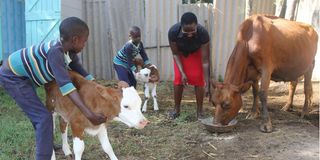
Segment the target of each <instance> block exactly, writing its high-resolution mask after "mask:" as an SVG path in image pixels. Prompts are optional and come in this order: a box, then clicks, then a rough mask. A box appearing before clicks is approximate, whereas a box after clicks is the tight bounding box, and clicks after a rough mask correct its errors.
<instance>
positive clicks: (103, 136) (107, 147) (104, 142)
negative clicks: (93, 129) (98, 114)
mask: <svg viewBox="0 0 320 160" xmlns="http://www.w3.org/2000/svg"><path fill="white" fill-rule="evenodd" d="M99 130H100V131H99V132H98V138H99V141H100V144H101V146H102V148H103V150H104V152H106V153H107V154H108V156H109V158H110V159H111V160H117V159H118V158H117V157H116V155H115V154H114V152H113V149H112V146H111V144H110V142H109V138H108V133H107V129H106V127H105V126H104V125H101V126H100V129H99Z"/></svg>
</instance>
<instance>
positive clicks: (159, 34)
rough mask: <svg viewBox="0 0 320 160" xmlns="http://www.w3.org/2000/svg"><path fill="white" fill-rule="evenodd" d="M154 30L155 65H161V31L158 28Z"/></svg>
mask: <svg viewBox="0 0 320 160" xmlns="http://www.w3.org/2000/svg"><path fill="white" fill-rule="evenodd" d="M156 32H157V56H156V57H157V64H156V65H157V66H160V65H161V48H160V45H161V32H160V30H159V28H157V29H156Z"/></svg>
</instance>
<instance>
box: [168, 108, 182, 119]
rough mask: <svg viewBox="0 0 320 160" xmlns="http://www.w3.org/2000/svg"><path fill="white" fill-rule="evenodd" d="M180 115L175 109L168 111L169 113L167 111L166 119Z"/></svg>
mask: <svg viewBox="0 0 320 160" xmlns="http://www.w3.org/2000/svg"><path fill="white" fill-rule="evenodd" d="M179 116H180V113H177V112H176V111H174V110H173V111H170V112H169V113H168V119H170V120H173V119H176V118H177V117H179Z"/></svg>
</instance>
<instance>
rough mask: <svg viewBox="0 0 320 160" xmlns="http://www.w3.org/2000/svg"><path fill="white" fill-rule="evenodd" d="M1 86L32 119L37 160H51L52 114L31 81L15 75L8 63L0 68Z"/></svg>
mask: <svg viewBox="0 0 320 160" xmlns="http://www.w3.org/2000/svg"><path fill="white" fill-rule="evenodd" d="M0 85H1V86H2V87H3V88H4V89H5V90H6V91H7V93H8V94H9V95H10V96H11V97H12V98H13V99H14V100H15V101H16V103H17V104H18V106H19V107H20V108H21V109H22V110H23V112H24V113H25V114H26V115H27V116H28V118H29V119H30V121H31V123H32V125H33V127H34V129H35V134H36V136H35V137H36V160H50V159H51V156H52V152H53V121H52V113H51V112H50V111H49V110H48V109H47V108H46V106H45V105H44V104H43V103H42V102H41V100H40V99H39V97H38V96H37V94H36V91H35V88H34V87H33V85H32V82H31V81H30V79H28V78H26V77H20V76H17V75H15V74H14V73H13V72H12V71H11V70H10V69H9V67H8V64H7V62H4V64H3V65H2V66H1V67H0Z"/></svg>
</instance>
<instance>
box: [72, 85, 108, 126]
mask: <svg viewBox="0 0 320 160" xmlns="http://www.w3.org/2000/svg"><path fill="white" fill-rule="evenodd" d="M68 97H69V98H70V99H71V101H72V102H73V103H74V104H75V105H76V106H77V107H78V108H79V109H80V111H81V112H82V113H83V114H84V115H85V116H86V117H87V118H88V119H89V120H90V122H91V123H92V124H94V125H99V124H102V123H105V122H106V120H107V118H106V117H105V116H104V115H103V114H101V113H94V112H92V111H91V110H90V109H89V108H88V107H87V106H86V105H85V104H84V103H83V101H82V99H81V98H80V95H79V93H78V92H77V90H74V91H72V92H71V93H69V94H68Z"/></svg>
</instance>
